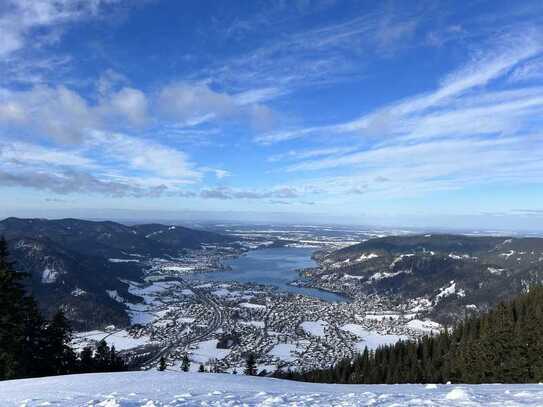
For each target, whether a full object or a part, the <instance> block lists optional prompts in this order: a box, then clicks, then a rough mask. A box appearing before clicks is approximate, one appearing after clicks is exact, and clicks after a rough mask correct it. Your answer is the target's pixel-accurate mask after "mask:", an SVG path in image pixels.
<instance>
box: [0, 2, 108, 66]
mask: <svg viewBox="0 0 543 407" xmlns="http://www.w3.org/2000/svg"><path fill="white" fill-rule="evenodd" d="M114 2H115V0H71V1H66V0H6V1H5V2H4V4H3V5H2V8H1V9H0V13H1V14H0V57H7V56H8V55H10V54H11V53H13V52H15V51H17V50H19V49H21V48H23V47H25V46H26V45H27V42H28V40H29V35H30V34H31V33H32V31H33V30H35V29H38V28H39V29H42V30H44V29H51V28H54V27H57V26H58V25H60V24H65V23H68V22H71V21H75V20H79V19H83V18H89V17H92V16H96V15H97V14H98V13H99V11H100V8H101V7H102V6H103V5H104V4H109V3H114ZM41 35H42V37H43V36H44V34H43V33H42V34H41ZM55 37H58V35H57V36H55ZM33 45H35V44H33Z"/></svg>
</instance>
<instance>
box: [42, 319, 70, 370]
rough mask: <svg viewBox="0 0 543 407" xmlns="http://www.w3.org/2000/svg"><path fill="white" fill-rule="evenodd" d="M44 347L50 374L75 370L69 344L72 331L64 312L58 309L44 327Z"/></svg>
mask: <svg viewBox="0 0 543 407" xmlns="http://www.w3.org/2000/svg"><path fill="white" fill-rule="evenodd" d="M45 340H46V342H45V349H46V352H47V359H48V360H47V362H48V365H49V368H50V370H51V374H55V375H57V374H67V373H70V372H73V371H74V370H75V359H76V357H75V353H74V351H73V350H72V348H71V346H70V342H71V340H72V331H71V328H70V324H69V323H68V320H67V319H66V317H65V316H64V312H62V310H59V311H58V312H57V313H56V314H55V315H54V316H53V319H52V320H51V322H50V323H49V324H47V328H46V337H45Z"/></svg>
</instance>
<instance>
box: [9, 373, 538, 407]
mask: <svg viewBox="0 0 543 407" xmlns="http://www.w3.org/2000/svg"><path fill="white" fill-rule="evenodd" d="M0 405H2V406H4V407H10V406H18V407H20V406H27V407H32V406H45V405H55V406H96V407H98V406H100V407H120V406H126V407H135V406H145V407H158V406H161V407H164V406H242V405H243V406H283V405H289V406H294V405H295V406H366V405H373V406H419V405H429V406H504V405H507V406H541V405H543V385H538V384H532V385H491V384H488V385H478V386H477V385H437V386H436V385H426V386H425V385H333V384H314V383H298V382H291V381H286V380H277V379H268V378H259V377H247V376H240V375H230V374H211V373H177V372H167V371H166V372H157V371H149V372H128V373H102V374H85V375H72V376H57V377H46V378H39V379H25V380H12V381H4V382H0Z"/></svg>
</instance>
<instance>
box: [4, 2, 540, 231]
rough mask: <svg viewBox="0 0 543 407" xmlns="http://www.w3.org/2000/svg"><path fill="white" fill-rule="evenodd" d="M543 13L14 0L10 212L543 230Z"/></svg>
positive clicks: (8, 12) (8, 20) (525, 6)
mask: <svg viewBox="0 0 543 407" xmlns="http://www.w3.org/2000/svg"><path fill="white" fill-rule="evenodd" d="M542 27H543V2H541V1H520V2H511V1H496V0H493V1H463V2H455V1H416V2H406V1H397V2H395V1H378V2H372V1H352V2H349V1H339V0H337V1H334V0H321V1H310V0H298V1H260V0H255V1H227V2H226V1H183V2H179V1H122V0H0V216H4V217H5V216H40V217H63V216H80V217H106V218H107V217H119V216H121V215H120V214H130V215H129V216H130V217H132V218H137V217H146V218H172V219H175V218H176V217H179V218H183V217H186V216H189V215H190V214H192V215H191V216H200V217H204V218H205V217H206V216H207V217H210V218H220V217H221V216H222V215H224V217H229V218H236V217H237V218H239V219H240V220H243V219H247V220H249V219H250V220H255V219H259V220H263V221H264V220H266V219H269V220H273V221H292V222H323V223H326V222H336V221H337V222H341V223H352V224H373V225H397V226H402V225H405V226H410V225H414V226H444V227H470V228H487V229H489V228H490V229H491V228H496V229H503V228H505V229H522V230H524V229H526V230H541V229H543V129H542V124H543V28H542ZM126 216H128V215H126Z"/></svg>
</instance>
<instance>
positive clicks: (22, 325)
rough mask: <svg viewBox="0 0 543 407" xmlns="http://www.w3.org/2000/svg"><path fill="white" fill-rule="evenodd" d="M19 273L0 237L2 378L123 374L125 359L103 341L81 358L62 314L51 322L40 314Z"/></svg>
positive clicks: (58, 313)
mask: <svg viewBox="0 0 543 407" xmlns="http://www.w3.org/2000/svg"><path fill="white" fill-rule="evenodd" d="M25 277H26V276H25V274H24V273H18V272H16V265H15V264H14V263H13V262H11V261H10V258H9V253H8V249H7V243H6V241H5V240H4V239H3V238H1V239H0V380H6V379H17V378H25V377H39V376H52V375H61V374H70V373H87V372H104V371H106V372H107V371H119V370H124V369H125V363H124V361H123V360H122V359H121V358H120V357H119V356H118V355H117V353H116V352H115V349H114V348H109V347H108V345H107V344H106V343H105V342H104V341H102V342H100V343H99V344H98V346H97V348H96V349H92V348H85V349H83V351H82V352H81V353H80V354H77V353H75V352H74V350H73V349H72V348H71V347H70V341H71V339H72V333H71V328H70V325H69V323H68V321H67V319H66V318H65V316H64V313H63V312H62V310H59V311H58V312H57V313H56V314H55V315H54V316H53V318H52V319H51V320H46V319H44V318H43V317H42V315H41V314H40V312H39V310H38V307H37V305H36V302H35V301H34V299H33V297H32V296H31V295H29V294H28V293H27V292H26V290H25V287H24V284H23V280H24V278H25Z"/></svg>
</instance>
